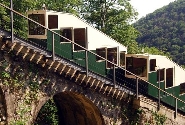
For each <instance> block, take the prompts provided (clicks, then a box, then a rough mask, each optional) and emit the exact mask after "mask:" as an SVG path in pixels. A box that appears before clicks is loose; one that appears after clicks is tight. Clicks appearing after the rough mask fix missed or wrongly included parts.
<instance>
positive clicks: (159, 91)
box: [158, 68, 161, 110]
mask: <svg viewBox="0 0 185 125" xmlns="http://www.w3.org/2000/svg"><path fill="white" fill-rule="evenodd" d="M158 70H159V79H158V88H159V89H158V110H160V103H161V90H160V88H161V87H160V81H161V79H160V68H159V69H158Z"/></svg>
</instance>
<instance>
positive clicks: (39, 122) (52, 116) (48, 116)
mask: <svg viewBox="0 0 185 125" xmlns="http://www.w3.org/2000/svg"><path fill="white" fill-rule="evenodd" d="M46 124H47V125H58V124H59V119H58V114H57V107H56V105H55V103H54V101H53V99H50V100H49V101H47V102H46V104H44V106H43V107H42V108H41V110H40V112H39V114H38V116H37V119H36V122H35V125H46Z"/></svg>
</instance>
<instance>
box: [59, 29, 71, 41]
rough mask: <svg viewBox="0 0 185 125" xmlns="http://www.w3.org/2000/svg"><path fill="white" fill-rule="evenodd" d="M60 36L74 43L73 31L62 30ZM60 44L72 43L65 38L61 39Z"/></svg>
mask: <svg viewBox="0 0 185 125" xmlns="http://www.w3.org/2000/svg"><path fill="white" fill-rule="evenodd" d="M60 35H62V36H64V37H65V38H67V39H69V40H71V41H72V29H61V30H60ZM60 42H70V41H68V40H66V39H64V38H63V37H61V38H60Z"/></svg>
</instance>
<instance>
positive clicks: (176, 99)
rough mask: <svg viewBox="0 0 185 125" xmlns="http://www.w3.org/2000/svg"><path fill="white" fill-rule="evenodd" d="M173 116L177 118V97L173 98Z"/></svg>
mask: <svg viewBox="0 0 185 125" xmlns="http://www.w3.org/2000/svg"><path fill="white" fill-rule="evenodd" d="M174 118H177V98H175V116H174Z"/></svg>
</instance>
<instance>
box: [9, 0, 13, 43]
mask: <svg viewBox="0 0 185 125" xmlns="http://www.w3.org/2000/svg"><path fill="white" fill-rule="evenodd" d="M10 8H11V12H10V15H11V40H12V42H14V34H13V11H12V10H13V2H12V0H10Z"/></svg>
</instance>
